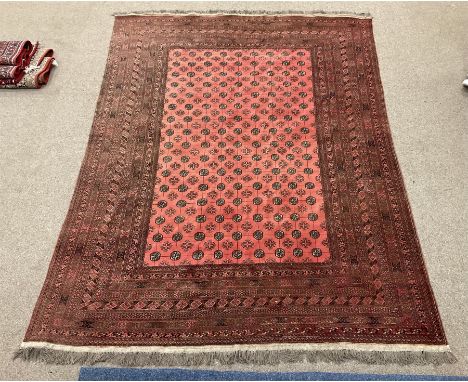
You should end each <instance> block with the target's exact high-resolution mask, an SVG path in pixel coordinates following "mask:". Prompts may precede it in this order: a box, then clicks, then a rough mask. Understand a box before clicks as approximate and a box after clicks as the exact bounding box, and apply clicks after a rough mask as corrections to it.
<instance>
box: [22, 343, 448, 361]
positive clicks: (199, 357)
mask: <svg viewBox="0 0 468 382" xmlns="http://www.w3.org/2000/svg"><path fill="white" fill-rule="evenodd" d="M14 358H15V359H22V360H28V361H39V362H46V363H54V364H86V365H94V364H97V363H102V362H105V363H111V364H118V365H121V366H157V365H164V366H209V365H215V364H224V365H232V364H256V365H270V364H278V363H295V362H301V361H306V362H308V363H315V362H332V363H340V362H345V361H351V360H355V361H359V362H362V363H366V364H389V363H394V364H399V365H409V364H417V365H426V364H434V365H440V364H446V363H455V362H457V358H456V357H455V355H454V354H453V353H452V352H451V350H450V347H449V346H448V345H408V344H392V345H386V344H353V343H322V344H266V345H234V346H229V345H216V346H202V347H200V346H184V347H181V346H129V347H118V346H114V347H113V346H68V345H59V344H53V343H48V342H23V343H22V344H21V348H20V349H19V350H18V351H17V352H16V354H15V357H14Z"/></svg>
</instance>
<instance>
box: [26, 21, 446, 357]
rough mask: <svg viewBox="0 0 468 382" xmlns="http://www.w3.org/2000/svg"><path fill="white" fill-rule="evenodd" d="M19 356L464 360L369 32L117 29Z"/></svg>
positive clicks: (264, 27)
mask: <svg viewBox="0 0 468 382" xmlns="http://www.w3.org/2000/svg"><path fill="white" fill-rule="evenodd" d="M17 356H18V357H22V358H25V359H37V360H45V361H49V362H63V363H72V362H86V363H93V362H104V361H107V362H119V363H123V364H126V365H140V364H141V365H144V364H161V363H164V364H166V365H169V364H171V365H172V364H173V365H177V364H210V363H214V362H222V363H233V362H254V363H277V362H287V361H296V362H297V361H298V360H301V359H307V360H309V361H314V360H329V361H330V360H331V361H339V360H343V359H358V360H361V361H365V362H372V363H375V362H399V363H411V362H422V363H427V362H433V363H440V362H451V361H453V360H454V359H453V356H451V353H450V352H449V348H448V345H447V342H446V339H445V335H444V332H443V328H442V324H441V322H440V318H439V314H438V311H437V307H436V304H435V301H434V297H433V294H432V291H431V287H430V284H429V280H428V277H427V274H426V270H425V267H424V262H423V258H422V254H421V249H420V245H419V242H418V239H417V236H416V232H415V228H414V224H413V220H412V216H411V212H410V208H409V205H408V200H407V197H406V194H405V190H404V185H403V182H402V178H401V174H400V171H399V168H398V163H397V160H396V157H395V154H394V151H393V146H392V142H391V135H390V130H389V127H388V122H387V117H386V113H385V105H384V100H383V91H382V86H381V83H380V77H379V72H378V64H377V56H376V52H375V44H374V40H373V36H372V23H371V19H370V18H368V17H366V16H354V17H351V16H347V17H343V16H337V15H335V16H334V17H330V16H328V15H321V16H315V17H304V16H294V15H287V16H232V15H231V16H226V15H224V16H221V15H215V16H194V15H151V16H148V15H131V16H128V15H127V16H119V17H117V18H116V20H115V25H114V32H113V37H112V41H111V46H110V51H109V58H108V62H107V68H106V73H105V76H104V80H103V84H102V90H101V95H100V98H99V101H98V106H97V110H96V115H95V120H94V124H93V127H92V131H91V135H90V139H89V144H88V150H87V153H86V157H85V160H84V162H83V166H82V170H81V173H80V177H79V180H78V183H77V186H76V190H75V194H74V197H73V200H72V203H71V207H70V210H69V213H68V216H67V218H66V221H65V224H64V226H63V229H62V232H61V234H60V237H59V241H58V244H57V247H56V251H55V253H54V257H53V260H52V262H51V266H50V268H49V273H48V275H47V279H46V282H45V284H44V287H43V290H42V292H41V296H40V298H39V300H38V302H37V305H36V308H35V311H34V314H33V317H32V319H31V323H30V326H29V328H28V331H27V333H26V337H25V340H24V342H23V344H22V345H21V349H20V350H19V352H18V354H17Z"/></svg>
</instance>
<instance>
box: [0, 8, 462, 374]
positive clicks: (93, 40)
mask: <svg viewBox="0 0 468 382" xmlns="http://www.w3.org/2000/svg"><path fill="white" fill-rule="evenodd" d="M156 9H165V10H171V9H172V10H174V9H178V10H182V9H183V10H193V11H197V10H198V11H203V10H224V11H228V10H229V9H236V10H268V11H275V10H278V11H310V12H313V11H316V10H318V9H320V10H325V11H332V10H333V11H352V12H370V13H371V14H372V15H373V17H374V33H375V39H376V44H377V51H378V55H379V60H380V70H381V75H382V80H383V85H384V90H385V97H386V104H387V108H388V114H389V119H390V125H391V129H392V133H393V138H394V142H395V149H396V152H397V155H398V158H399V161H400V165H401V168H402V172H403V175H404V178H405V183H406V186H407V190H408V194H409V199H410V202H411V205H412V209H413V213H414V218H415V221H416V226H417V230H418V233H419V237H420V240H421V244H422V248H423V253H424V256H425V260H426V264H427V268H428V272H429V275H430V279H431V283H432V286H433V288H434V292H435V295H436V299H437V302H438V305H439V309H440V313H441V316H442V320H443V323H444V326H445V330H446V333H447V337H448V340H449V343H450V346H451V347H452V349H453V352H454V353H455V354H456V356H457V357H458V359H459V362H458V363H457V364H455V365H443V366H438V367H435V366H431V365H429V366H407V367H402V366H397V365H371V366H369V365H365V364H359V363H356V362H349V363H344V364H340V365H336V364H325V363H319V364H314V365H306V364H297V365H294V366H291V365H277V366H270V367H253V366H252V367H250V366H233V367H231V368H230V369H243V370H258V371H262V370H263V371H291V370H295V371H329V372H360V373H401V374H412V373H413V374H445V375H463V374H464V375H468V320H467V316H468V310H467V306H468V293H467V291H468V285H467V280H468V277H467V274H468V264H467V258H468V256H467V253H468V248H467V247H468V246H467V242H468V241H467V236H468V235H467V221H466V219H467V213H466V212H467V208H466V207H467V205H466V198H467V188H466V178H467V175H468V173H467V166H466V162H467V159H468V157H467V154H466V152H467V151H466V148H467V147H468V145H467V140H466V138H467V134H466V130H467V128H468V92H467V91H465V90H463V88H462V86H461V82H462V80H463V79H464V78H465V75H466V74H467V73H468V40H467V36H468V3H414V2H413V3H404V2H400V3H371V2H367V3H352V2H346V3H326V2H319V3H317V2H316V3H314V2H302V3H294V2H277V3H260V2H249V3H241V2H219V3H216V2H211V3H182V2H177V3H176V2H171V3H164V4H163V3H161V2H156V3H84V2H83V3H66V4H65V3H61V2H53V3H46V2H40V3H39V2H38V3H26V2H21V3H3V2H2V3H0V39H23V38H28V39H31V40H36V39H38V40H40V41H42V42H43V43H44V44H45V45H47V46H50V47H53V48H54V49H55V50H56V57H57V60H58V62H59V65H60V66H59V68H58V69H56V70H55V72H54V73H53V74H52V78H51V81H50V83H49V85H47V86H46V87H45V88H43V89H41V90H39V91H37V90H21V91H0V115H1V116H0V259H1V260H0V280H2V288H0V302H1V313H0V343H1V346H0V378H2V379H76V378H77V376H78V369H79V366H78V365H73V366H57V365H46V364H34V363H26V362H22V361H13V360H12V356H13V354H14V351H15V350H16V349H17V348H18V346H19V344H20V342H21V340H22V338H23V335H24V332H25V330H26V326H27V324H28V322H29V319H30V316H31V312H32V309H33V306H34V304H35V302H36V299H37V296H38V294H39V291H40V288H41V286H42V283H43V281H44V279H45V275H46V271H47V267H48V263H49V260H50V258H51V255H52V252H53V249H54V246H55V242H56V240H57V237H58V234H59V230H60V227H61V225H62V223H63V221H64V218H65V214H66V212H67V209H68V204H69V202H70V199H71V196H72V192H73V189H74V185H75V181H76V178H77V176H78V171H79V169H80V165H81V160H82V158H83V155H84V151H85V147H86V143H87V139H88V134H89V131H90V127H91V122H92V119H93V114H94V109H95V105H96V100H97V97H98V92H99V89H100V85H101V79H102V76H103V73H104V66H105V62H106V57H107V48H108V45H109V41H110V37H111V32H112V25H113V17H112V13H113V12H122V11H137V10H156ZM163 366H164V365H163Z"/></svg>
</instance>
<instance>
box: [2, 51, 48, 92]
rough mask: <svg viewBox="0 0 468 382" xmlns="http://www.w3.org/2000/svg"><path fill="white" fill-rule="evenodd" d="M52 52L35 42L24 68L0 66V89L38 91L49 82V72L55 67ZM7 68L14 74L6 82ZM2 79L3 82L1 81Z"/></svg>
mask: <svg viewBox="0 0 468 382" xmlns="http://www.w3.org/2000/svg"><path fill="white" fill-rule="evenodd" d="M53 54H54V51H53V49H50V48H45V47H43V46H42V45H41V44H39V42H36V43H35V44H34V46H33V49H32V50H31V52H30V56H29V57H28V60H27V61H28V62H27V65H26V67H24V68H22V67H20V66H15V67H10V66H0V89H40V88H41V87H42V86H44V85H47V83H48V82H49V76H50V72H51V71H52V68H53V66H54V65H56V61H55V58H54V57H53ZM8 68H13V69H14V71H16V74H13V75H10V78H9V79H8V81H7V78H6V74H5V73H7V71H8ZM2 78H3V80H2Z"/></svg>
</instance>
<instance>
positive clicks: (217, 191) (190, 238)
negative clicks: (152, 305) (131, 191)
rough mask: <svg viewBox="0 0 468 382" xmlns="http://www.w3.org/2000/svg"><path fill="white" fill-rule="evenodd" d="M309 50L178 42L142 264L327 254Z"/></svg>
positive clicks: (311, 258)
mask: <svg viewBox="0 0 468 382" xmlns="http://www.w3.org/2000/svg"><path fill="white" fill-rule="evenodd" d="M310 60H311V57H310V54H309V52H308V51H306V50H287V49H282V50H268V49H253V50H197V49H193V50H183V49H175V50H171V51H170V54H169V63H168V65H169V69H168V75H167V81H166V93H165V105H164V116H163V121H162V122H163V125H162V130H161V142H160V152H159V164H158V169H157V178H156V182H155V189H154V199H153V204H152V214H151V219H150V222H149V231H148V237H147V247H146V251H145V259H144V261H145V264H146V265H148V266H174V265H196V264H229V263H265V262H325V261H327V260H328V259H329V257H330V253H329V249H328V243H327V231H326V225H325V211H324V207H323V197H322V186H321V181H320V167H319V157H318V147H317V141H316V139H317V138H316V132H315V118H314V103H313V94H312V89H313V87H312V69H311V61H310Z"/></svg>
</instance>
